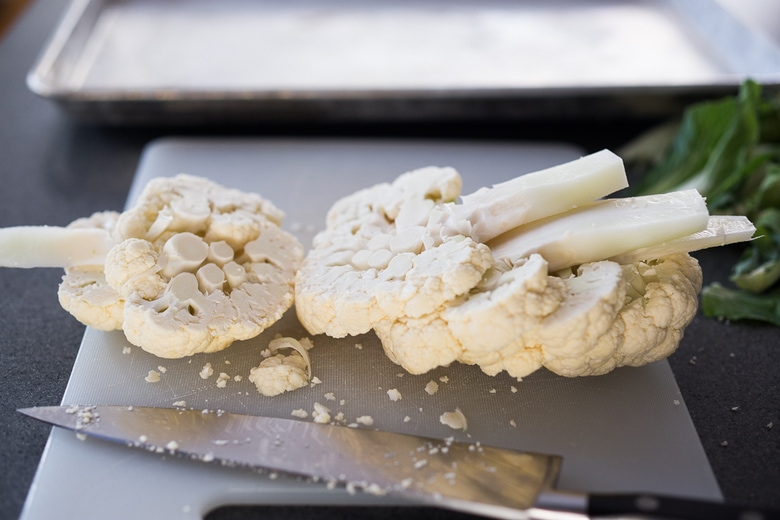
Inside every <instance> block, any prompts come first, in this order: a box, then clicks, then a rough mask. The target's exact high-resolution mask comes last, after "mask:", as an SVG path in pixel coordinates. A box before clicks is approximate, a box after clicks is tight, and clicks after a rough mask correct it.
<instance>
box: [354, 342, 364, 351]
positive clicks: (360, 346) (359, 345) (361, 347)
mask: <svg viewBox="0 0 780 520" xmlns="http://www.w3.org/2000/svg"><path fill="white" fill-rule="evenodd" d="M355 348H356V349H358V350H363V344H362V343H355Z"/></svg>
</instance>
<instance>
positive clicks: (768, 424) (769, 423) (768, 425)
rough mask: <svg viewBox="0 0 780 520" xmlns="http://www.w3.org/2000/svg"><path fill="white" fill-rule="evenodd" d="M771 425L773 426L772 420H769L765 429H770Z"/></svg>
mask: <svg viewBox="0 0 780 520" xmlns="http://www.w3.org/2000/svg"><path fill="white" fill-rule="evenodd" d="M772 426H774V424H773V423H772V421H769V422H768V423H767V425H766V429H767V430H771V429H772Z"/></svg>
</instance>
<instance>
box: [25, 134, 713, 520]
mask: <svg viewBox="0 0 780 520" xmlns="http://www.w3.org/2000/svg"><path fill="white" fill-rule="evenodd" d="M579 155H581V154H580V152H579V150H577V149H575V148H573V147H570V146H567V145H548V144H546V145H538V144H533V143H527V144H486V143H476V142H447V141H442V142H433V141H431V142H419V141H414V142H407V141H360V140H357V141H354V140H334V141H328V140H316V141H315V140H251V139H246V140H227V139H219V140H218V139H205V138H204V139H175V138H169V139H163V140H160V141H156V142H154V143H151V144H150V145H149V146H148V148H147V149H146V151H145V153H144V155H143V157H142V160H141V162H140V164H139V168H138V172H137V174H136V179H135V182H134V184H133V187H132V189H131V192H130V194H129V195H128V203H132V201H133V200H134V199H135V198H136V197H137V196H138V194H139V193H140V190H141V189H142V188H143V186H144V185H145V184H146V182H147V181H148V180H149V179H151V178H153V177H157V176H172V175H175V174H177V173H189V174H192V175H200V176H204V177H208V178H210V179H212V180H214V181H216V182H219V183H221V184H223V185H226V186H229V187H235V188H241V189H244V190H249V191H255V192H258V193H260V194H261V195H263V196H264V197H267V198H269V199H271V200H272V201H273V202H274V203H275V204H276V205H278V206H279V207H280V208H282V209H283V210H284V211H285V212H286V214H287V218H286V220H285V226H284V227H285V228H286V229H287V230H289V231H291V232H292V233H294V234H296V235H297V236H298V237H299V238H300V240H301V241H302V242H303V244H304V245H305V246H306V247H308V246H309V244H310V243H311V239H312V238H313V236H314V234H315V233H316V232H317V231H318V230H320V229H321V228H322V227H323V225H324V224H323V222H324V216H325V213H326V211H327V210H328V208H329V207H330V205H331V204H332V203H333V202H334V201H335V200H336V199H338V198H339V197H341V196H344V195H347V194H349V193H351V192H353V191H355V190H357V189H360V188H364V187H368V186H371V185H373V184H376V183H378V182H386V181H391V180H393V179H394V178H395V177H396V176H397V175H399V174H401V173H403V172H405V171H408V170H410V169H414V168H417V167H421V166H427V165H438V166H454V167H455V168H457V169H458V170H459V171H460V172H461V175H462V176H463V177H464V193H467V192H470V191H473V190H474V189H476V188H478V187H480V186H482V185H489V184H493V183H496V182H500V181H502V180H506V179H509V178H511V177H513V176H516V175H518V174H522V173H527V172H531V171H534V170H537V169H541V168H545V167H548V166H552V165H554V164H557V163H560V162H563V161H567V160H571V159H574V158H576V157H578V156H579ZM277 333H278V334H282V335H285V336H294V337H299V338H300V337H309V335H308V334H307V333H306V331H305V330H304V329H303V328H302V327H301V325H300V324H299V323H298V321H297V319H296V317H295V314H294V312H292V311H291V312H288V313H287V314H286V315H285V317H284V318H283V319H282V320H281V321H280V322H279V323H277V324H276V325H274V326H273V327H272V328H270V329H268V330H267V331H265V332H264V333H263V334H262V335H261V336H259V337H257V338H255V339H253V340H249V341H245V342H239V343H236V344H234V345H233V346H231V347H230V348H228V349H227V350H225V351H223V352H219V353H216V354H208V355H196V356H193V357H190V358H186V359H178V360H167V359H160V358H156V357H154V356H152V355H150V354H148V353H146V352H144V351H142V350H140V349H138V348H136V347H132V346H130V345H129V343H127V341H126V340H125V339H124V336H123V335H122V333H121V332H112V333H106V332H99V331H95V330H92V329H87V331H86V333H85V335H84V339H83V341H82V345H81V347H80V350H79V354H78V357H77V359H76V362H75V364H74V367H73V372H72V374H71V378H70V381H69V383H68V387H67V389H66V392H65V395H64V396H63V403H64V404H85V405H86V404H120V405H139V406H140V405H148V406H165V407H172V406H174V403H179V402H181V401H184V402H185V403H186V406H187V407H192V408H196V409H204V408H209V409H222V410H226V411H230V412H239V413H251V414H258V415H268V416H277V417H291V412H292V411H293V410H296V409H304V410H306V411H308V412H309V414H311V411H312V410H313V407H314V403H315V402H318V403H321V404H323V405H325V406H327V407H328V408H330V409H331V410H332V415H334V416H335V415H336V414H338V413H343V417H344V421H345V422H346V423H353V422H355V420H356V419H357V418H358V417H360V416H364V415H369V416H371V417H372V418H373V420H374V425H373V427H374V428H379V429H383V430H390V431H397V432H403V433H413V434H419V435H426V436H432V437H439V438H444V437H449V436H454V437H455V438H456V439H458V440H466V441H472V442H476V441H479V442H481V443H483V444H492V445H497V446H503V447H510V448H517V449H526V450H532V451H542V452H548V453H556V454H559V455H562V456H563V457H564V465H563V472H562V474H561V478H560V480H559V486H560V487H561V488H564V489H574V490H589V491H613V492H618V491H636V490H641V491H649V492H659V493H672V494H682V495H689V496H694V497H701V498H710V499H720V498H721V495H720V491H719V489H718V486H717V483H716V481H715V478H714V475H713V473H712V471H711V469H710V466H709V463H708V461H707V459H706V456H705V454H704V451H703V449H702V446H701V444H700V442H699V440H698V436H697V435H696V431H695V429H694V427H693V424H692V422H691V419H690V416H689V415H688V411H687V409H686V407H685V404H684V402H683V401H682V397H681V396H680V392H679V389H678V387H677V384H676V382H675V380H674V376H673V374H672V372H671V370H670V368H669V365H668V363H667V362H666V361H662V362H658V363H654V364H651V365H648V366H645V367H642V368H624V369H618V370H615V371H614V372H612V373H610V374H607V375H605V376H599V377H590V378H576V379H567V378H562V377H558V376H555V375H553V374H551V373H549V372H546V371H543V370H542V371H539V372H537V373H534V374H532V375H531V376H529V377H527V378H524V379H523V380H522V381H517V380H515V379H513V378H510V377H508V376H506V374H499V375H498V376H496V377H489V376H486V375H485V374H483V373H482V372H481V371H480V370H479V369H478V368H476V367H472V366H463V365H453V366H450V367H446V368H440V369H437V370H435V371H433V372H430V373H428V374H425V375H419V376H413V375H410V374H407V373H404V371H403V370H402V369H401V368H400V367H398V366H396V365H394V364H393V363H391V362H390V361H389V360H388V359H387V358H386V357H385V356H384V354H383V352H382V349H381V345H380V344H379V342H378V340H377V339H376V337H375V336H374V335H373V334H366V335H363V336H360V337H355V338H346V339H341V340H334V339H330V338H327V337H324V336H316V337H313V338H312V339H313V341H314V345H315V346H314V349H312V350H311V352H310V354H311V357H312V363H313V372H314V375H315V376H317V377H318V378H319V380H320V381H321V383H320V384H316V385H312V386H311V387H308V388H303V389H300V390H297V391H295V392H291V393H287V394H283V395H280V396H276V397H272V398H268V397H264V396H262V395H260V394H259V393H258V392H257V391H256V389H255V388H254V386H253V385H252V383H250V382H249V381H248V377H247V376H248V375H249V369H250V368H251V367H254V366H257V365H258V364H259V363H260V360H261V359H262V357H261V354H260V351H261V350H263V349H264V348H266V346H267V345H268V342H269V341H270V339H272V338H273V337H274V335H276V334H277ZM684 341H695V338H685V339H684ZM207 363H210V364H211V366H212V368H213V369H214V375H213V376H212V377H210V378H208V379H203V378H201V377H200V375H199V373H200V371H201V369H202V368H203V367H204V365H206V364H207ZM150 370H156V371H158V372H159V373H160V381H159V382H156V383H149V382H147V381H146V380H145V378H146V377H147V374H148V373H149V371H150ZM221 372H224V373H225V374H227V375H229V376H230V377H231V379H230V380H229V381H228V383H227V385H226V386H225V387H224V388H219V387H218V386H217V376H218V375H219V374H220V373H221ZM236 375H240V376H242V379H241V380H240V381H236V380H235V379H233V377H234V376H236ZM429 381H435V382H437V383H438V385H439V390H438V392H436V393H435V394H433V395H429V394H428V393H426V392H425V386H426V384H427V383H428V382H429ZM391 389H396V390H398V391H399V392H400V394H401V396H402V398H401V399H400V400H398V401H392V400H391V399H390V398H389V397H388V394H387V391H388V390H391ZM455 408H460V410H462V411H463V413H464V414H465V416H466V417H467V419H468V430H467V431H466V432H460V431H455V430H452V429H450V428H448V427H447V426H444V425H442V424H441V423H440V422H439V416H440V415H441V414H442V413H443V412H447V411H453V410H455ZM310 417H311V415H310ZM363 427H364V426H363ZM366 503H370V504H377V503H382V504H386V503H392V502H389V501H388V499H378V498H376V497H367V496H361V495H356V496H350V495H349V494H347V493H345V492H342V491H338V490H335V491H333V490H331V491H329V490H327V489H325V488H324V487H322V486H319V485H314V484H307V483H304V482H300V481H298V480H296V479H294V478H284V477H279V478H272V477H271V476H269V475H265V474H261V473H258V472H254V471H249V470H237V469H229V468H224V467H220V466H218V465H214V464H204V463H198V462H194V461H190V460H183V459H179V458H176V457H169V456H165V455H157V454H152V453H147V452H143V451H140V450H131V449H128V448H125V447H123V446H117V445H110V444H107V443H104V442H101V441H95V440H85V441H80V440H78V439H77V438H76V437H75V436H74V435H73V434H72V433H69V432H64V431H59V430H55V431H53V432H52V435H51V437H50V439H49V443H48V445H47V448H46V450H45V452H44V455H43V457H42V460H41V463H40V466H39V469H38V472H37V474H36V477H35V481H34V483H33V486H32V488H31V491H30V495H29V497H28V500H27V503H26V506H25V510H24V512H23V515H22V516H23V518H25V519H27V520H32V519H42V518H75V517H78V518H82V519H84V518H96V519H97V518H113V519H154V518H161V519H162V518H166V519H167V518H201V517H202V516H203V515H205V514H206V513H207V512H208V511H210V510H212V509H213V508H215V507H217V506H220V505H227V504H347V505H350V504H355V505H357V504H366Z"/></svg>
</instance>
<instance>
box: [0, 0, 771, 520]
mask: <svg viewBox="0 0 780 520" xmlns="http://www.w3.org/2000/svg"><path fill="white" fill-rule="evenodd" d="M67 3H68V2H67V0H40V1H38V2H36V3H34V4H33V5H32V6H31V7H30V8H29V9H28V10H27V11H26V12H25V14H24V15H23V17H22V18H21V20H20V21H19V22H18V23H17V25H16V26H15V27H14V28H13V29H12V30H11V31H10V32H9V33H8V34H7V35H6V36H5V38H4V39H3V40H2V42H0V75H1V76H0V157H1V158H2V159H1V160H0V179H1V180H2V189H0V226H2V227H6V226H13V225H28V224H52V225H65V224H67V223H68V222H70V221H72V220H73V219H75V218H78V217H81V216H85V215H89V214H90V213H92V212H93V211H97V210H103V209H121V208H122V206H123V204H124V200H125V197H126V194H127V190H128V188H129V185H130V182H131V180H132V177H133V174H134V171H135V169H136V166H137V162H138V159H139V157H140V153H141V151H142V149H143V147H144V146H145V145H146V144H147V143H148V142H150V141H151V140H153V139H155V138H157V137H160V136H164V135H171V134H174V135H195V134H201V135H244V136H246V135H255V136H266V135H267V136H270V135H274V136H277V135H284V136H306V137H308V136H312V137H316V136H318V135H327V136H334V135H338V136H353V135H354V136H361V137H366V136H376V137H382V136H391V137H404V136H406V137H433V138H436V137H441V138H449V137H458V138H478V139H501V140H555V141H567V142H572V143H575V144H578V145H580V146H582V147H583V148H585V149H588V150H595V149H599V148H604V147H610V148H614V147H617V146H619V145H620V144H622V143H623V142H625V141H626V140H627V139H629V138H630V137H632V136H634V135H636V133H638V132H639V131H641V130H642V129H644V128H646V127H647V126H648V125H649V124H651V123H652V122H651V121H588V122H582V121H577V122H572V121H559V122H552V123H550V122H548V123H539V124H532V125H510V124H489V123H474V122H472V123H468V124H458V123H440V124H416V125H402V124H396V125H374V126H370V127H369V126H362V127H354V126H353V127H350V126H345V125H342V126H335V125H331V126H315V127H308V128H303V127H292V126H287V127H276V128H275V127H273V126H266V127H258V126H256V127H252V128H248V127H243V128H236V127H233V128H214V127H211V128H207V129H189V128H133V129H120V128H101V127H92V126H87V125H82V124H79V123H76V122H74V121H71V120H70V119H68V117H67V116H65V115H64V114H62V113H61V112H60V111H59V110H58V109H57V108H56V107H55V106H54V105H53V104H51V103H50V102H49V101H46V100H42V99H39V98H37V97H36V96H35V95H33V94H32V93H30V92H29V91H28V90H27V88H26V86H25V83H24V79H25V75H26V73H27V71H28V69H29V68H30V66H31V65H32V63H33V62H34V60H35V58H36V56H37V55H38V52H39V51H40V50H41V49H42V47H43V45H44V43H45V41H46V38H47V37H48V35H49V34H50V32H51V31H52V29H53V28H54V26H55V25H56V23H57V21H58V19H59V16H60V14H61V13H62V11H63V10H64V8H65V7H66V5H67ZM736 254H737V251H736V250H733V249H726V250H719V251H717V252H708V253H706V254H702V255H699V258H700V259H701V261H702V264H703V268H704V271H705V276H706V278H707V279H708V280H711V279H714V278H720V279H724V278H725V277H726V273H727V269H728V266H729V265H730V262H731V260H732V259H733V258H734V255H736ZM60 276H61V273H60V272H59V271H58V270H53V269H42V270H34V271H28V270H11V269H0V381H2V389H0V465H1V466H2V467H3V471H2V476H0V517H2V518H16V517H18V515H19V512H20V511H21V508H22V505H23V502H24V499H25V497H26V495H27V492H28V489H29V486H30V484H31V482H32V478H33V476H34V474H35V470H36V467H37V464H38V461H39V459H40V457H41V453H42V451H43V449H44V445H45V442H46V438H47V436H48V433H49V428H48V427H46V426H44V425H42V424H38V423H35V422H33V421H30V420H29V419H27V418H25V417H23V416H21V415H20V414H18V413H17V412H16V411H15V410H16V409H17V408H20V407H26V406H34V405H49V404H55V403H59V402H60V399H61V396H62V394H63V391H64V389H65V386H66V384H67V381H68V377H69V374H70V370H71V367H72V365H73V361H74V359H75V356H76V353H77V350H78V346H79V342H80V340H81V336H82V334H83V330H84V328H83V326H81V325H80V324H78V323H77V322H76V321H75V320H74V319H72V318H71V317H70V315H68V314H67V313H66V312H65V311H64V310H62V309H61V308H60V306H59V304H58V302H57V297H56V287H57V283H58V281H59V278H60ZM670 362H671V365H672V368H673V370H674V373H675V376H676V378H677V381H678V384H679V386H680V388H681V391H682V394H683V396H684V398H685V402H686V404H687V406H688V408H689V410H690V414H691V416H692V418H693V421H694V423H695V425H696V428H697V431H698V432H699V435H700V437H701V440H702V444H703V446H704V449H705V451H706V453H707V455H708V457H709V459H710V462H711V464H712V467H713V470H714V472H715V475H716V477H717V479H718V481H719V483H720V485H721V488H722V491H723V494H724V496H725V497H726V499H727V500H730V501H736V502H742V503H749V504H756V505H765V506H768V505H772V506H775V507H777V506H780V370H779V368H780V331H778V330H777V329H776V328H770V327H765V326H760V325H747V324H744V325H743V324H728V323H721V322H718V321H715V320H709V319H704V318H701V317H700V318H697V319H696V320H695V321H694V323H693V324H692V325H691V326H690V327H689V329H688V331H687V333H686V338H685V339H684V341H683V343H682V345H681V347H680V349H679V350H678V352H677V353H675V354H674V355H673V356H672V358H671V359H670ZM770 423H773V424H774V427H773V428H770V427H768V426H767V425H768V424H770ZM724 442H726V443H727V445H725V446H724V445H723V443H724ZM81 499H83V500H86V501H87V502H88V497H74V500H81ZM404 511H405V513H404V514H405V515H406V516H412V517H415V516H417V517H420V518H422V517H425V518H434V517H441V518H461V517H465V516H463V515H456V514H452V513H444V512H436V513H433V512H431V511H430V510H417V509H410V510H409V509H404ZM396 514H398V511H397V510H394V509H384V508H379V509H371V510H364V509H360V510H358V509H350V510H346V511H345V510H343V509H340V508H335V509H334V508H308V507H307V508H303V507H283V508H279V507H276V508H267V510H266V511H264V518H295V519H303V518H307V519H308V518H345V517H350V516H358V515H359V516H360V517H361V518H385V517H387V518H389V517H391V516H394V515H396ZM211 516H213V517H214V518H223V519H226V518H231V519H232V518H236V519H238V518H248V517H252V516H257V509H256V508H253V509H248V508H233V509H226V510H221V511H219V512H216V513H214V514H213V515H211Z"/></svg>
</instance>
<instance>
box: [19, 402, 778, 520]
mask: <svg viewBox="0 0 780 520" xmlns="http://www.w3.org/2000/svg"><path fill="white" fill-rule="evenodd" d="M18 411H19V412H21V413H23V414H25V415H27V416H29V417H32V418H34V419H37V420H40V421H43V422H46V423H49V424H52V425H55V426H58V427H62V428H66V429H69V430H73V431H75V432H77V434H79V435H89V436H93V437H97V438H101V439H104V440H108V441H112V442H119V443H122V444H126V445H128V446H131V447H137V448H143V449H146V450H149V451H153V452H157V453H165V454H175V455H181V456H187V457H190V458H196V459H199V460H202V461H204V462H219V463H222V464H227V465H236V466H244V467H253V468H262V469H265V470H271V471H279V472H284V473H289V474H292V475H300V476H304V477H308V478H309V480H310V481H311V483H312V485H326V486H328V487H335V486H338V487H345V488H347V489H348V490H350V491H353V490H356V491H357V490H359V491H362V492H366V493H371V494H376V495H391V496H396V497H398V498H401V499H404V500H407V501H411V502H413V503H419V504H425V505H432V506H436V507H440V508H446V509H452V510H457V511H463V512H467V513H472V514H477V515H480V516H485V517H492V518H501V519H518V520H521V519H550V518H567V519H569V518H587V517H590V516H601V515H616V514H629V515H639V516H641V517H645V518H678V519H690V520H699V519H700V520H718V519H734V520H737V519H739V520H772V519H780V513H779V512H777V511H769V510H758V509H753V508H744V507H740V506H735V505H727V504H721V503H717V502H707V501H699V500H694V499H688V498H681V497H661V496H657V495H651V494H619V495H599V494H586V493H582V492H566V491H560V490H556V489H554V487H553V486H554V484H555V481H556V479H557V476H558V473H559V471H560V468H561V465H562V458H561V457H559V456H557V455H550V454H543V453H534V452H522V451H517V450H509V449H503V448H497V447H492V446H483V445H480V444H479V443H464V442H455V441H453V440H452V439H434V438H428V437H418V436H413V435H406V434H398V433H392V432H385V431H378V430H369V429H363V428H360V429H358V428H350V427H345V426H338V425H332V424H316V423H312V422H307V421H300V420H292V419H280V418H273V417H260V416H251V415H240V414H232V413H226V412H223V411H219V410H216V411H211V410H192V409H179V408H153V407H134V406H46V407H33V408H24V409H20V410H18Z"/></svg>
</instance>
